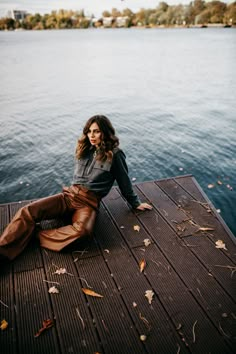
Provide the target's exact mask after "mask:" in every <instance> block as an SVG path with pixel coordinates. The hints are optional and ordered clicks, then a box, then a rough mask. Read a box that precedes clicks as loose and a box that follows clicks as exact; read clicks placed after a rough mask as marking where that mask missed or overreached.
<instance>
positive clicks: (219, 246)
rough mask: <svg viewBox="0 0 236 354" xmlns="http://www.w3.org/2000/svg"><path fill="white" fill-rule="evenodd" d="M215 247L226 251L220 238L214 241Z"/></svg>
mask: <svg viewBox="0 0 236 354" xmlns="http://www.w3.org/2000/svg"><path fill="white" fill-rule="evenodd" d="M216 248H222V249H224V250H226V251H227V248H226V246H225V243H224V242H223V241H222V240H218V241H216Z"/></svg>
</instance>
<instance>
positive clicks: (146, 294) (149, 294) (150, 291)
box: [145, 290, 154, 305]
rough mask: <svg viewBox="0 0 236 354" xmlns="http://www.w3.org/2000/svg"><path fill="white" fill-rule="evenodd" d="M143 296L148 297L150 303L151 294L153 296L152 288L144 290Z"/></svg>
mask: <svg viewBox="0 0 236 354" xmlns="http://www.w3.org/2000/svg"><path fill="white" fill-rule="evenodd" d="M145 296H146V298H147V299H148V302H149V304H150V305H151V303H152V299H153V296H154V292H153V291H152V290H146V291H145Z"/></svg>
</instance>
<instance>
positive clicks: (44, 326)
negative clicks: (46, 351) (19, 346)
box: [34, 319, 53, 338]
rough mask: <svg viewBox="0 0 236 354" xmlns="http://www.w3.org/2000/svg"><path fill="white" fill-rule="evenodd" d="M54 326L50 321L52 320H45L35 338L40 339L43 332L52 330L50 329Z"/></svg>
mask: <svg viewBox="0 0 236 354" xmlns="http://www.w3.org/2000/svg"><path fill="white" fill-rule="evenodd" d="M52 326H53V322H52V320H50V319H48V320H44V321H43V327H42V328H40V330H39V331H38V333H36V334H35V335H34V336H35V338H37V337H39V336H40V334H41V333H42V332H44V331H45V330H46V329H48V328H50V327H52Z"/></svg>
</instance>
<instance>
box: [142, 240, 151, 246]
mask: <svg viewBox="0 0 236 354" xmlns="http://www.w3.org/2000/svg"><path fill="white" fill-rule="evenodd" d="M143 243H144V245H145V246H146V247H148V246H149V245H150V244H151V241H150V240H149V238H145V240H143Z"/></svg>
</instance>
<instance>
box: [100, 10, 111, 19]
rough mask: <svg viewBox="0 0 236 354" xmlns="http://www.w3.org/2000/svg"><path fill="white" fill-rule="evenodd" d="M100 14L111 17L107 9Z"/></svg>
mask: <svg viewBox="0 0 236 354" xmlns="http://www.w3.org/2000/svg"><path fill="white" fill-rule="evenodd" d="M102 16H103V17H111V13H110V12H109V11H107V10H105V11H103V13H102Z"/></svg>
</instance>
